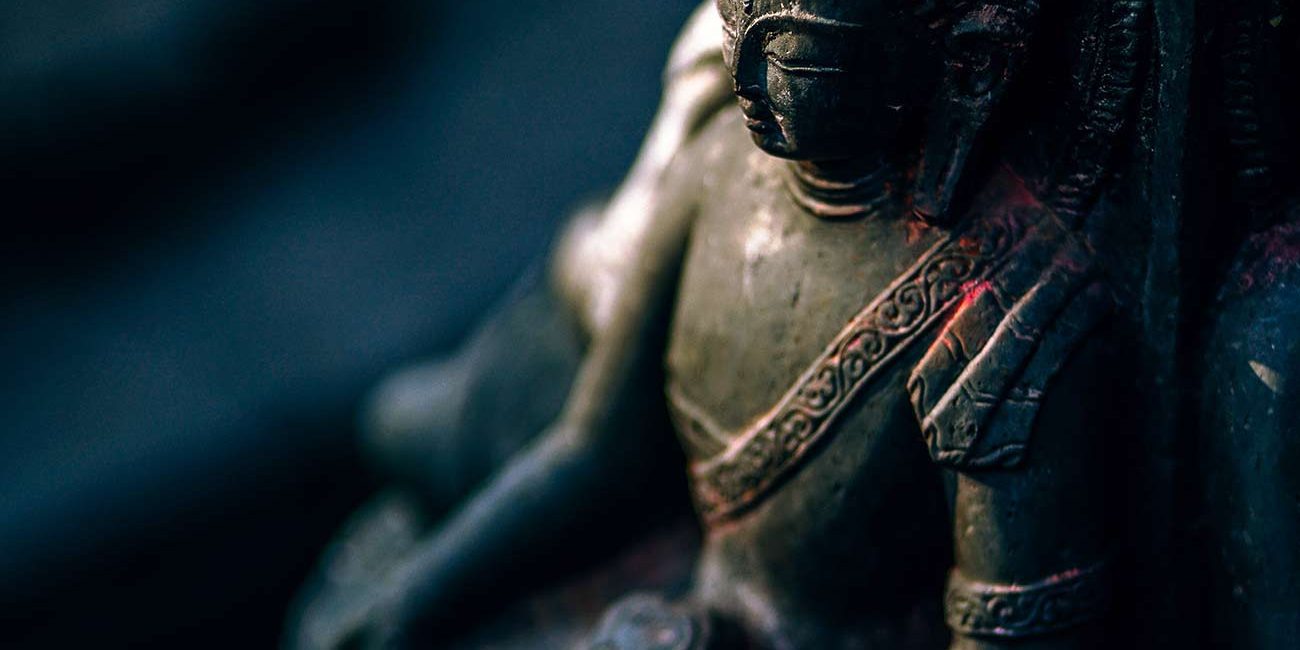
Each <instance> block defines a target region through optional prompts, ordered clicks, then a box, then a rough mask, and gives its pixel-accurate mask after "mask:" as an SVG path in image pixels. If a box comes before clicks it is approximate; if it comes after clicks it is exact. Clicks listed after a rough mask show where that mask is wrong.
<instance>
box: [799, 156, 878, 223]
mask: <svg viewBox="0 0 1300 650" xmlns="http://www.w3.org/2000/svg"><path fill="white" fill-rule="evenodd" d="M788 170H789V173H787V174H786V187H787V189H788V190H789V191H790V195H791V197H793V198H794V200H795V202H796V203H798V204H799V205H800V206H802V207H803V208H804V209H806V210H808V211H809V212H811V213H812V214H813V215H814V216H817V217H822V218H825V219H846V218H850V217H858V216H862V215H869V214H876V213H878V212H880V211H881V210H882V209H884V208H885V207H887V206H888V205H889V203H890V201H891V200H892V199H893V198H894V196H895V190H896V189H897V187H898V183H897V180H898V179H899V178H900V176H901V174H899V173H898V172H897V170H895V169H894V168H893V167H892V166H891V165H889V164H888V163H886V162H884V161H883V160H881V159H880V158H859V159H849V160H837V161H820V162H812V161H798V162H793V163H790V164H789V165H788Z"/></svg>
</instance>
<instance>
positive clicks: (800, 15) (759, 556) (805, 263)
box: [307, 0, 1148, 650]
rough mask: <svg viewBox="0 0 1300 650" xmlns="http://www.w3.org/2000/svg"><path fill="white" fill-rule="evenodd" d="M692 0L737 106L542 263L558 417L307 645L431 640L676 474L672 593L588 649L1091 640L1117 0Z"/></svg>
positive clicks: (607, 620) (1108, 402)
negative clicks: (630, 230) (614, 222)
mask: <svg viewBox="0 0 1300 650" xmlns="http://www.w3.org/2000/svg"><path fill="white" fill-rule="evenodd" d="M1065 4H1068V5H1069V6H1063V5H1065ZM717 11H718V16H719V17H720V19H721V20H720V24H719V25H718V29H719V36H720V37H721V43H720V50H721V53H722V66H723V67H722V69H724V70H725V72H726V79H727V81H728V83H729V85H730V86H731V88H730V89H731V90H732V91H733V92H734V94H735V96H736V101H737V102H738V104H739V106H738V110H737V109H736V108H732V109H728V110H712V109H710V110H707V111H703V112H701V113H697V114H699V115H704V116H705V117H707V119H705V120H701V121H699V123H698V124H695V125H694V126H693V127H692V128H691V129H690V137H688V138H681V139H678V140H677V141H675V142H674V147H673V153H672V156H671V158H670V159H668V160H666V161H665V163H664V166H663V168H662V170H661V171H659V172H657V173H656V174H654V182H653V186H652V191H650V192H647V193H646V194H644V195H643V196H642V198H640V199H639V200H638V201H636V207H637V208H639V211H638V214H639V217H638V219H636V220H634V221H635V222H636V223H637V224H639V225H638V226H637V228H636V229H635V230H634V236H631V237H628V238H626V239H624V240H622V241H623V242H624V244H623V245H621V246H619V247H617V248H616V251H617V256H616V258H617V259H618V260H619V263H618V264H617V268H616V271H615V272H613V273H611V274H609V275H608V276H607V279H606V280H604V281H602V282H603V284H590V285H584V280H586V279H587V278H584V273H583V268H584V266H583V264H582V263H581V261H577V262H574V261H562V262H561V264H560V267H561V268H564V269H568V271H567V272H565V273H561V274H560V275H559V277H560V280H559V285H560V287H561V293H564V294H565V295H576V296H585V297H586V298H587V300H586V301H585V302H584V301H581V300H580V301H576V302H577V303H579V304H583V305H587V306H589V307H591V306H598V308H593V309H590V310H589V311H587V312H585V313H586V314H588V316H587V317H586V322H587V323H588V329H587V331H588V339H587V341H586V345H585V346H584V349H583V352H582V358H581V362H580V364H579V365H578V367H577V369H576V372H575V374H574V375H573V379H572V382H571V383H570V384H569V385H568V390H567V394H566V396H565V398H564V403H563V405H562V406H561V407H560V408H559V409H558V414H557V415H556V417H555V419H554V421H553V422H551V423H550V424H549V425H548V426H547V427H546V428H545V430H543V431H541V432H540V433H537V434H536V436H535V437H532V438H531V439H530V441H529V442H528V443H527V444H526V445H525V446H523V447H522V448H521V449H520V450H519V451H518V452H517V453H516V454H515V455H513V456H512V457H511V458H510V459H509V460H508V461H505V462H504V463H503V464H502V465H501V466H500V467H499V468H498V469H497V470H496V471H495V473H493V474H492V476H491V477H490V478H488V479H487V480H486V481H485V482H484V483H483V484H482V485H481V487H480V488H479V489H477V491H476V492H475V493H474V494H473V495H472V496H470V497H468V498H467V499H466V500H465V501H464V502H463V503H461V504H460V505H459V506H457V507H456V508H455V509H453V510H452V511H451V513H450V514H449V515H448V516H447V517H446V518H445V519H444V520H442V521H441V522H439V523H437V524H436V525H434V526H433V527H432V529H431V531H430V532H429V535H428V537H427V538H425V539H423V540H422V541H421V542H420V543H419V544H418V545H416V546H414V547H413V548H411V549H410V550H409V552H406V553H404V554H403V555H402V557H401V560H400V562H399V563H398V566H396V567H394V568H393V570H392V571H391V572H388V573H386V574H385V576H384V577H383V579H382V580H381V581H380V584H377V585H376V586H375V589H374V593H375V595H374V597H373V599H371V600H370V601H368V603H367V606H366V608H365V609H364V616H358V617H354V618H353V619H350V620H349V622H348V626H347V627H348V629H347V630H346V633H343V634H338V635H333V636H329V637H328V638H329V639H331V641H327V642H326V643H323V644H321V645H326V646H328V645H330V643H337V644H338V645H337V646H334V647H340V646H343V645H345V644H359V645H361V646H363V647H365V646H367V645H374V646H398V647H406V646H412V647H414V646H420V645H425V646H429V645H432V646H433V647H446V646H448V645H450V644H451V643H452V639H453V636H454V635H455V634H456V633H459V632H463V627H464V624H465V621H464V620H460V619H462V618H463V612H465V611H467V610H469V609H473V608H475V607H479V606H481V605H482V604H483V603H490V602H492V601H493V600H494V599H497V598H500V597H501V594H502V593H503V589H504V587H503V585H511V584H516V583H518V582H519V581H520V580H521V579H522V577H523V576H527V575H530V572H531V571H533V570H535V568H536V567H537V566H538V565H541V564H546V563H549V562H553V561H555V560H554V558H555V557H558V556H562V555H566V554H573V553H574V552H575V549H577V551H578V552H586V551H587V549H588V548H589V547H590V543H591V540H592V539H597V538H599V535H598V534H597V531H598V530H599V529H603V528H607V527H613V526H618V525H620V523H621V522H627V521H630V520H636V519H638V518H640V517H642V516H644V513H645V512H647V510H648V507H649V505H648V504H654V503H656V502H659V501H662V500H664V499H670V498H674V496H675V495H677V494H679V493H680V491H679V488H680V486H681V484H682V483H683V480H682V478H681V476H682V474H683V473H684V474H685V475H686V478H685V481H684V482H685V483H686V485H687V486H688V489H689V494H690V501H691V504H692V505H693V508H694V512H695V513H696V515H697V516H696V521H697V522H698V526H699V530H700V546H699V550H698V555H697V557H694V558H692V564H693V571H692V576H691V579H690V581H689V584H688V585H687V586H686V587H685V588H684V589H682V590H679V591H678V592H676V593H670V594H635V595H632V596H629V597H627V598H625V599H623V600H620V601H618V602H615V603H613V604H612V605H611V606H610V607H609V609H608V611H607V612H606V613H605V614H604V616H603V619H602V620H601V622H600V624H599V625H597V626H596V627H595V629H594V630H592V631H591V633H590V636H589V637H588V638H587V641H586V645H587V646H588V647H591V648H598V649H600V650H625V649H626V650H630V649H649V648H673V649H677V648H681V649H686V648H722V649H725V648H750V647H759V648H818V649H822V648H846V649H847V648H940V647H950V648H963V649H977V648H978V649H994V648H1034V649H1038V648H1042V649H1049V648H1092V647H1098V646H1099V645H1100V644H1101V643H1103V641H1104V638H1105V637H1106V631H1107V619H1106V612H1107V610H1108V608H1109V606H1110V603H1111V600H1112V598H1111V594H1112V593H1113V585H1114V582H1115V581H1116V578H1115V575H1114V573H1113V572H1112V571H1110V569H1109V568H1108V560H1109V559H1110V558H1111V557H1112V556H1113V555H1114V554H1115V552H1116V549H1115V546H1116V539H1117V536H1118V534H1117V533H1116V531H1114V530H1112V527H1111V524H1112V523H1113V520H1114V519H1115V518H1116V517H1115V516H1114V510H1113V503H1112V498H1111V490H1110V488H1109V486H1108V485H1107V481H1108V477H1109V476H1110V475H1111V473H1110V472H1108V467H1107V461H1108V459H1109V458H1110V457H1111V455H1110V453H1111V448H1112V446H1113V445H1114V444H1116V441H1117V440H1122V439H1123V438H1124V437H1125V436H1126V435H1128V434H1129V433H1130V429H1131V428H1132V427H1133V426H1134V422H1135V419H1134V418H1133V417H1132V414H1131V413H1129V412H1128V411H1127V410H1126V403H1127V402H1126V400H1125V399H1123V396H1122V395H1119V394H1118V393H1119V392H1121V391H1122V390H1123V383H1124V382H1123V379H1124V378H1125V377H1126V373H1128V372H1129V371H1128V367H1129V366H1128V362H1129V360H1128V359H1126V358H1124V357H1123V355H1122V354H1121V353H1120V352H1121V351H1123V350H1125V349H1127V347H1128V345H1129V342H1128V341H1126V340H1125V339H1126V338H1127V337H1129V336H1130V335H1131V332H1130V331H1129V330H1128V329H1126V328H1124V327H1122V326H1119V325H1117V323H1116V322H1115V321H1116V319H1115V317H1114V315H1115V312H1116V306H1117V304H1121V303H1122V302H1123V299H1124V298H1123V295H1122V294H1123V292H1122V291H1119V292H1117V291H1116V290H1115V289H1114V288H1113V287H1112V276H1114V275H1118V276H1119V277H1120V283H1121V284H1122V281H1123V277H1124V274H1123V273H1122V271H1123V269H1120V270H1119V271H1120V272H1118V273H1117V272H1116V271H1115V270H1114V269H1112V268H1110V267H1109V266H1108V265H1107V264H1104V263H1102V262H1103V260H1106V259H1110V258H1111V257H1113V255H1112V256H1110V257H1108V256H1107V255H1106V252H1105V251H1104V250H1103V251H1099V250H1098V248H1099V246H1100V247H1102V248H1104V244H1105V241H1104V238H1102V240H1101V241H1100V243H1099V241H1097V238H1096V237H1095V236H1094V234H1095V232H1096V228H1095V224H1096V223H1097V220H1096V219H1094V218H1093V216H1094V215H1093V212H1094V208H1095V206H1096V205H1097V204H1098V196H1099V195H1100V194H1102V193H1103V191H1104V190H1105V189H1106V184H1107V183H1109V182H1113V178H1114V177H1115V174H1114V173H1113V172H1114V168H1113V161H1114V159H1115V158H1116V156H1117V153H1116V147H1115V141H1116V139H1117V137H1118V134H1120V133H1121V132H1122V131H1123V130H1124V129H1125V128H1126V127H1127V126H1131V123H1130V118H1131V113H1132V111H1133V107H1134V105H1135V104H1136V100H1137V88H1138V85H1139V82H1138V80H1137V79H1136V77H1137V73H1136V72H1135V71H1136V70H1137V69H1138V67H1139V66H1138V62H1139V61H1141V60H1142V56H1143V55H1142V53H1141V43H1142V42H1143V39H1142V33H1143V29H1144V20H1145V18H1146V17H1147V15H1148V7H1147V5H1146V4H1145V3H1144V2H1142V1H1141V0H1132V1H1127V2H1115V1H1108V0H1097V1H1096V2H1081V3H1058V4H1048V3H1044V5H1043V6H1040V4H1039V3H1038V2H1035V1H1032V0H1030V1H1025V0H923V1H922V0H719V1H718V4H717ZM561 250H562V251H567V252H565V253H563V255H568V254H571V255H575V256H577V257H578V259H579V260H581V259H586V258H584V257H583V256H584V255H591V254H592V253H591V251H600V250H602V247H601V246H595V247H584V246H580V245H578V246H573V247H569V248H565V247H562V249H561ZM583 251H586V252H585V253H584V252H583ZM563 255H562V257H563ZM588 268H590V269H596V272H597V273H598V272H599V270H600V267H598V266H596V265H593V266H591V267H588ZM566 283H567V284H566ZM583 286H588V287H590V286H599V287H603V288H600V289H598V290H596V291H595V292H592V291H584V290H583V289H581V287H583ZM574 287H578V288H576V289H575V288H574ZM524 340H525V341H526V339H524ZM665 411H666V412H667V413H668V414H669V415H670V417H671V422H672V426H671V427H668V426H666V424H665V422H666V421H665V418H664V417H663V415H664V413H665ZM674 433H675V434H676V435H675V436H674V435H673V434H674ZM683 470H684V471H683ZM307 645H308V646H310V645H311V644H307ZM349 647H351V646H349ZM512 647H515V646H512ZM518 647H529V646H528V645H527V644H526V643H523V644H521V645H519V646H518ZM537 647H545V646H544V645H541V642H540V641H539V645H538V646H537Z"/></svg>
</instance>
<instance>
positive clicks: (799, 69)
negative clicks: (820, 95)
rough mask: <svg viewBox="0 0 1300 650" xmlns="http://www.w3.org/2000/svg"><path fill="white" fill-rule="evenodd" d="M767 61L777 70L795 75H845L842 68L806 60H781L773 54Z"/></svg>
mask: <svg viewBox="0 0 1300 650" xmlns="http://www.w3.org/2000/svg"><path fill="white" fill-rule="evenodd" d="M767 60H768V61H769V62H770V63H771V64H772V65H774V66H776V67H777V68H779V69H781V70H784V71H786V72H791V73H795V74H819V75H824V74H843V73H844V69H843V68H840V67H837V66H832V65H822V64H819V63H816V62H814V61H804V60H799V59H793V60H792V59H783V58H781V57H779V56H776V55H774V54H772V53H771V52H769V53H768V54H767Z"/></svg>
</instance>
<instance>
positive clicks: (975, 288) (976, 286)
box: [957, 280, 993, 311]
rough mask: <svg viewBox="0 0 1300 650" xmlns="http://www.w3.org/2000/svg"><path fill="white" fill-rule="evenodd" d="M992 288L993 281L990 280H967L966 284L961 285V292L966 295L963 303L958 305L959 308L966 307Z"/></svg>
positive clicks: (963, 297) (962, 300)
mask: <svg viewBox="0 0 1300 650" xmlns="http://www.w3.org/2000/svg"><path fill="white" fill-rule="evenodd" d="M991 288H993V283H992V282H990V281H988V280H967V281H966V283H965V284H963V285H961V292H962V294H964V295H963V296H962V299H961V304H959V305H957V310H958V311H961V310H963V309H965V308H966V307H967V306H969V305H970V304H971V303H973V302H975V301H976V300H978V299H979V297H980V296H982V295H984V292H985V291H988V290H989V289H991Z"/></svg>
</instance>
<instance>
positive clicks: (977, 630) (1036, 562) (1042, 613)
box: [945, 337, 1119, 650]
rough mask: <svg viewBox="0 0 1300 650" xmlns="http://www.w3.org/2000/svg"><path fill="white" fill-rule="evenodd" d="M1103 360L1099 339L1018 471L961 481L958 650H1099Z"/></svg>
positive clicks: (1070, 376) (1046, 410)
mask: <svg viewBox="0 0 1300 650" xmlns="http://www.w3.org/2000/svg"><path fill="white" fill-rule="evenodd" d="M1103 353H1104V347H1103V345H1102V344H1101V343H1100V342H1099V341H1098V340H1097V337H1092V338H1091V339H1090V340H1089V341H1087V342H1085V343H1084V344H1083V345H1081V346H1080V348H1079V349H1078V350H1076V351H1075V352H1074V354H1072V355H1071V356H1072V357H1073V358H1072V359H1070V360H1069V361H1068V362H1067V365H1066V366H1065V367H1064V368H1063V369H1062V371H1061V373H1060V376H1058V377H1057V378H1056V380H1055V382H1054V383H1053V386H1052V388H1051V390H1049V391H1048V392H1047V395H1046V396H1045V398H1044V402H1043V405H1042V409H1041V411H1040V412H1039V415H1038V420H1037V423H1036V424H1035V425H1034V432H1033V439H1032V443H1031V445H1030V447H1029V449H1028V453H1027V455H1026V457H1025V458H1024V460H1023V462H1022V463H1021V464H1019V465H1017V466H1015V467H1011V468H997V469H983V470H977V469H968V470H954V471H953V475H952V479H953V484H954V485H955V491H954V500H953V503H954V541H955V555H956V567H955V568H954V570H953V571H952V574H951V577H950V582H949V588H948V593H947V596H946V598H945V609H946V611H947V617H948V622H949V625H950V626H951V627H952V628H953V630H954V634H953V643H952V647H953V648H954V649H958V648H959V649H962V650H976V649H978V650H992V649H994V648H1017V649H1018V650H1026V649H1044V650H1046V649H1053V650H1055V649H1058V648H1059V649H1064V648H1093V647H1097V644H1098V643H1099V638H1100V637H1099V636H1097V635H1098V633H1099V629H1100V627H1101V625H1100V615H1101V614H1102V611H1103V610H1104V608H1105V606H1106V604H1107V598H1108V593H1107V591H1106V578H1105V571H1106V567H1105V565H1104V561H1105V559H1106V549H1105V545H1104V542H1103V539H1104V537H1103V535H1104V531H1103V515H1104V512H1103V510H1104V503H1103V500H1104V496H1103V495H1104V493H1105V492H1106V486H1105V483H1104V481H1105V476H1106V472H1105V470H1104V467H1103V464H1102V463H1103V450H1102V449H1101V447H1100V444H1099V442H1100V441H1101V440H1102V439H1103V436H1102V435H1101V433H1102V432H1103V431H1106V430H1109V429H1111V428H1112V427H1114V426H1119V425H1118V424H1117V423H1111V422H1107V421H1106V417H1107V415H1106V414H1107V413H1108V412H1111V411H1110V409H1108V408H1107V407H1106V405H1105V404H1099V402H1101V401H1103V400H1105V396H1106V395H1107V392H1108V386H1107V383H1108V382H1107V380H1106V378H1107V377H1110V376H1112V375H1113V369H1111V368H1109V367H1107V364H1106V363H1105V362H1104V360H1103V356H1102V355H1103ZM1107 373H1110V374H1107Z"/></svg>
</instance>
